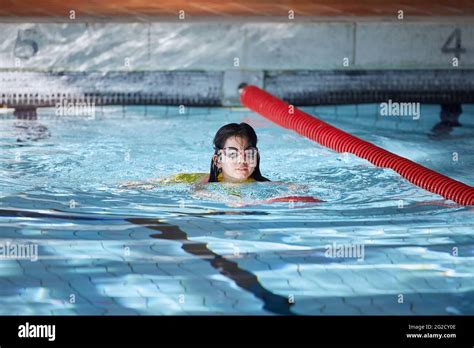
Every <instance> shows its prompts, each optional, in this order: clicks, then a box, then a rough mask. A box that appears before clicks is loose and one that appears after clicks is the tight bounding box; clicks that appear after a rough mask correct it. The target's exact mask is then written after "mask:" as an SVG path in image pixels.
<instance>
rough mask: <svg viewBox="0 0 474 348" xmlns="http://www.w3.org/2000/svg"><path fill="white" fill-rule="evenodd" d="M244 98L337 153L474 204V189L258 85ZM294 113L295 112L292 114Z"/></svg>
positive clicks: (247, 90)
mask: <svg viewBox="0 0 474 348" xmlns="http://www.w3.org/2000/svg"><path fill="white" fill-rule="evenodd" d="M240 101H241V102H242V104H243V105H245V106H246V107H248V108H249V109H251V110H253V111H255V112H256V113H258V114H260V115H262V116H264V117H266V118H267V119H269V120H271V121H273V122H274V123H276V124H278V125H280V126H282V127H284V128H288V129H292V130H294V131H296V132H297V133H299V134H301V135H303V136H305V137H307V138H309V139H311V140H314V141H315V142H317V143H319V144H321V145H323V146H326V147H328V148H330V149H332V150H335V151H337V152H349V153H352V154H354V155H356V156H358V157H361V158H364V159H366V160H368V161H369V162H371V163H372V164H374V165H376V166H378V167H383V168H391V169H393V170H394V171H396V172H397V173H399V174H400V175H401V176H403V177H404V178H405V179H407V180H408V181H410V182H411V183H413V184H415V185H416V186H419V187H421V188H423V189H425V190H427V191H430V192H432V193H436V194H438V195H441V196H443V197H444V198H446V199H450V200H452V201H454V202H456V203H458V204H461V205H474V188H473V187H471V186H469V185H466V184H463V183H462V182H459V181H456V180H454V179H451V178H450V177H447V176H445V175H442V174H440V173H438V172H435V171H433V170H431V169H428V168H426V167H423V166H422V165H420V164H418V163H415V162H413V161H410V160H409V159H407V158H404V157H401V156H398V155H396V154H394V153H392V152H389V151H387V150H384V149H382V148H381V147H378V146H376V145H374V144H372V143H369V142H367V141H364V140H362V139H360V138H358V137H355V136H353V135H351V134H349V133H346V132H344V131H342V130H340V129H338V128H336V127H334V126H331V125H330V124H328V123H326V122H324V121H321V120H319V119H317V118H315V117H314V116H311V115H309V114H307V113H305V112H303V111H301V110H299V109H298V108H296V107H290V105H289V104H287V103H285V102H284V101H283V100H281V99H278V98H276V97H274V96H273V95H271V94H270V93H268V92H266V91H264V90H262V89H260V88H258V87H256V86H251V85H249V86H246V87H244V88H243V89H242V90H241V94H240ZM291 112H293V113H291Z"/></svg>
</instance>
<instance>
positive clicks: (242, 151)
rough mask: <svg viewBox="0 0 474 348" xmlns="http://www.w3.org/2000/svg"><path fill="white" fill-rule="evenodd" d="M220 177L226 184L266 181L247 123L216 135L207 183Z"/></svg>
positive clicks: (225, 128) (252, 131)
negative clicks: (261, 171) (249, 180)
mask: <svg viewBox="0 0 474 348" xmlns="http://www.w3.org/2000/svg"><path fill="white" fill-rule="evenodd" d="M219 174H222V181H226V182H243V181H245V180H247V179H249V178H252V179H254V180H256V181H269V180H268V179H267V178H265V177H263V176H262V174H261V173H260V153H259V151H258V148H257V134H256V133H255V131H254V130H253V128H252V127H251V126H249V125H248V124H247V123H244V122H242V123H240V124H237V123H229V124H227V125H225V126H223V127H221V128H220V129H219V130H218V131H217V133H216V136H215V137H214V155H213V156H212V160H211V172H210V174H209V182H216V181H218V176H219Z"/></svg>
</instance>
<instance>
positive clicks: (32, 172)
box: [0, 105, 474, 315]
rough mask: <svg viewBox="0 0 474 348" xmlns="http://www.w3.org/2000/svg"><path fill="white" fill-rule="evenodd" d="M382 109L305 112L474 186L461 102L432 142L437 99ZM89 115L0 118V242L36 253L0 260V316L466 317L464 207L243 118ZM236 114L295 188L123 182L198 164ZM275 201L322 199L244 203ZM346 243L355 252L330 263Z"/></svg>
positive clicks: (473, 218)
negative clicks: (297, 198) (448, 128)
mask: <svg viewBox="0 0 474 348" xmlns="http://www.w3.org/2000/svg"><path fill="white" fill-rule="evenodd" d="M377 108H378V105H359V106H356V105H349V106H338V107H318V108H304V110H306V111H308V112H310V113H313V114H317V115H318V116H320V117H321V118H322V119H324V120H326V121H328V122H330V123H332V124H334V125H336V126H338V127H341V128H342V129H344V130H346V131H349V132H351V133H353V134H355V135H357V136H360V137H362V138H364V139H365V140H368V141H372V142H374V143H375V144H377V145H380V146H382V147H384V148H386V149H387V150H389V151H393V152H395V153H397V154H399V155H402V156H405V157H408V158H410V159H412V160H414V161H416V162H419V163H421V164H423V165H426V166H428V167H430V168H432V169H434V170H438V171H440V172H442V173H443V174H446V175H448V176H451V177H453V178H455V179H457V180H460V181H463V182H465V183H467V184H469V185H474V177H473V175H472V173H473V172H474V153H473V151H472V148H473V146H474V106H473V105H464V106H463V108H464V114H463V115H462V117H461V123H463V125H464V126H463V127H461V128H456V129H454V130H453V132H452V133H451V134H450V135H449V136H447V137H445V138H443V139H431V138H429V137H428V136H427V134H428V132H429V130H430V129H431V127H432V126H433V125H434V124H435V123H436V121H437V119H438V114H439V106H436V105H423V106H422V109H421V117H420V119H419V120H413V119H410V118H406V117H405V118H403V117H402V118H400V117H398V118H393V117H392V118H390V117H381V116H377V111H378V109H377ZM98 111H99V112H98V114H97V116H96V117H95V119H92V120H91V119H85V118H82V117H73V116H71V117H58V116H54V110H53V109H44V110H40V112H39V117H38V120H37V121H18V120H15V119H14V118H13V116H11V115H9V114H3V115H0V149H1V150H0V229H1V234H0V247H1V246H3V248H4V249H3V250H6V249H5V248H6V246H16V247H20V246H25V245H28V246H32V249H31V250H33V246H36V247H37V254H36V256H37V259H36V258H34V259H33V258H30V259H28V258H23V259H21V258H19V257H16V258H15V257H8V255H6V256H5V255H4V256H3V259H1V260H0V314H12V315H13V314H21V315H27V314H107V315H109V314H110V315H111V314H131V315H136V314H153V315H161V314H173V315H196V314H259V315H260V314H263V315H267V314H270V315H271V314H310V315H327V314H337V315H353V314H356V315H357V314H374V315H385V314H408V315H421V314H441V315H443V314H446V315H456V314H474V228H473V227H474V215H473V213H474V211H473V208H472V207H462V206H458V205H456V204H455V203H453V202H450V201H446V200H444V199H443V198H442V197H439V196H437V195H434V194H431V193H429V192H426V191H424V190H422V189H420V188H417V187H415V186H413V185H412V184H410V183H409V182H407V181H405V180H403V179H401V178H400V177H399V176H398V175H397V174H396V173H394V172H392V171H391V170H387V169H381V168H376V167H374V166H372V165H370V164H369V163H368V162H366V161H364V160H361V159H358V158H356V157H354V156H352V155H347V154H339V153H335V152H333V151H331V150H328V149H325V148H323V147H321V146H319V145H318V144H315V143H313V142H311V141H310V140H307V139H304V138H302V137H301V136H299V135H297V134H296V133H294V132H291V131H289V130H284V129H281V128H278V127H276V126H275V125H273V124H271V123H269V122H267V121H265V120H264V119H263V118H261V117H260V116H258V115H256V114H254V113H252V112H250V111H248V110H246V109H243V108H242V109H240V108H237V109H225V108H190V109H187V110H186V114H185V115H181V114H179V113H178V108H176V107H138V106H134V107H132V106H129V107H104V108H103V109H100V110H98ZM241 121H245V122H248V123H250V124H251V125H253V126H254V127H255V129H256V131H257V134H258V136H259V148H260V150H261V157H262V160H261V170H262V174H263V175H264V176H266V177H268V178H270V179H271V180H275V181H276V180H279V181H284V182H288V183H300V184H304V185H306V187H291V186H290V187H289V186H288V185H286V184H284V183H282V184H268V183H255V184H246V185H240V187H234V186H232V187H229V186H228V185H222V184H211V185H209V186H208V187H207V188H206V190H205V194H202V193H201V194H196V193H195V192H193V191H192V189H191V187H190V186H189V185H186V184H176V185H161V186H156V187H154V188H151V189H145V188H134V189H124V188H123V187H121V186H120V185H121V184H122V183H124V182H128V181H131V180H133V181H145V180H147V179H150V178H158V177H165V176H168V175H171V174H174V173H178V172H207V171H208V169H209V164H210V158H211V155H212V138H213V136H214V134H215V132H216V131H217V129H218V128H219V127H220V126H222V125H224V124H226V123H229V122H241ZM229 190H238V191H239V195H240V196H236V195H230V194H229V193H228V192H229ZM288 195H313V196H315V197H319V198H321V199H323V200H324V201H325V202H324V203H318V204H315V203H291V202H289V203H274V204H255V202H256V201H258V200H262V199H266V198H270V197H279V196H288ZM244 204H246V205H244ZM341 246H349V247H357V248H358V249H353V250H358V253H357V254H356V253H355V252H354V254H352V255H348V254H344V255H342V256H341V255H339V257H330V254H328V250H333V251H334V250H337V248H338V247H341ZM0 250H1V249H0ZM31 255H33V254H31ZM334 256H338V255H334Z"/></svg>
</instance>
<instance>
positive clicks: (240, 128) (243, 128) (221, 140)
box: [209, 122, 270, 182]
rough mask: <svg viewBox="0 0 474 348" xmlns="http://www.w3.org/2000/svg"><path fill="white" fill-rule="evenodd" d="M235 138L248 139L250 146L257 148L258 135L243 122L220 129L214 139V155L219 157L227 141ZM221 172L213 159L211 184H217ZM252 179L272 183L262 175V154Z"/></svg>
mask: <svg viewBox="0 0 474 348" xmlns="http://www.w3.org/2000/svg"><path fill="white" fill-rule="evenodd" d="M233 136H235V137H241V138H246V139H247V141H248V142H249V144H250V146H253V147H257V134H256V133H255V131H254V130H253V128H252V127H251V126H250V125H248V124H247V123H245V122H241V123H240V124H237V123H229V124H226V125H225V126H222V127H221V128H219V130H218V131H217V133H216V135H215V137H214V141H213V142H214V155H217V152H218V151H219V150H220V149H222V148H224V145H225V142H226V141H227V139H229V138H230V137H233ZM220 171H221V169H219V168H217V166H216V165H215V164H214V159H213V158H212V159H211V172H210V174H209V182H217V176H218V175H219V173H220ZM250 177H251V178H253V179H255V180H256V181H270V180H269V179H267V178H265V177H264V176H262V174H261V173H260V153H257V166H256V167H255V170H254V171H253V173H252V175H250Z"/></svg>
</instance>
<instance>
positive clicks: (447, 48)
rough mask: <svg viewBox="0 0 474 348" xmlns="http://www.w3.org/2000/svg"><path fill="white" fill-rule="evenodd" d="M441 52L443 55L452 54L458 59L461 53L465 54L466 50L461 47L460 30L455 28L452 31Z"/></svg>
mask: <svg viewBox="0 0 474 348" xmlns="http://www.w3.org/2000/svg"><path fill="white" fill-rule="evenodd" d="M441 52H443V53H453V54H454V57H456V58H458V59H459V58H460V56H461V53H465V52H466V49H465V48H463V47H462V45H461V29H459V28H456V29H454V31H453V32H452V33H451V35H449V37H448V39H447V40H446V42H445V43H444V45H443V48H441Z"/></svg>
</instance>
